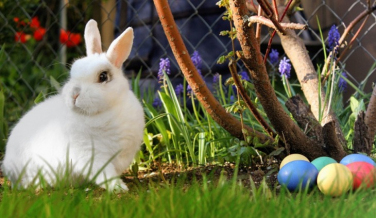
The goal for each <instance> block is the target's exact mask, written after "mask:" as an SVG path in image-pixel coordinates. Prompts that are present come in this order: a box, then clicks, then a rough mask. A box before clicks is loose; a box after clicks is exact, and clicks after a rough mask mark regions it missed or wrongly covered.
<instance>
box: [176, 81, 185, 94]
mask: <svg viewBox="0 0 376 218" xmlns="http://www.w3.org/2000/svg"><path fill="white" fill-rule="evenodd" d="M183 90H184V86H183V85H182V84H179V85H177V86H176V87H175V94H176V95H180V94H181V93H183Z"/></svg>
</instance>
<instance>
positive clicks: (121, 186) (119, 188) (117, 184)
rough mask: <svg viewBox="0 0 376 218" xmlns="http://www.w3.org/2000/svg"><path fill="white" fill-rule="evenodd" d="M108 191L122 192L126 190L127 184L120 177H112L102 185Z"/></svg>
mask: <svg viewBox="0 0 376 218" xmlns="http://www.w3.org/2000/svg"><path fill="white" fill-rule="evenodd" d="M103 188H105V189H107V190H108V191H109V192H114V193H116V194H117V193H124V192H127V191H128V187H127V185H126V184H125V183H124V182H123V181H122V180H121V179H114V180H112V181H109V182H108V183H107V184H104V185H103Z"/></svg>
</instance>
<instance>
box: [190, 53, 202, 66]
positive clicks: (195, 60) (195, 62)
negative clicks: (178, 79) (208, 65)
mask: <svg viewBox="0 0 376 218" xmlns="http://www.w3.org/2000/svg"><path fill="white" fill-rule="evenodd" d="M191 60H192V62H193V65H195V67H196V68H197V69H201V65H202V59H201V56H200V54H199V53H198V51H194V52H193V54H192V57H191Z"/></svg>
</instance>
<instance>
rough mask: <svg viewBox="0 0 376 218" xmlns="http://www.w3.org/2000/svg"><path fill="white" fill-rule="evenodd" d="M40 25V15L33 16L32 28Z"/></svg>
mask: <svg viewBox="0 0 376 218" xmlns="http://www.w3.org/2000/svg"><path fill="white" fill-rule="evenodd" d="M39 27H40V22H39V20H38V17H33V18H31V22H30V28H32V29H38V28H39Z"/></svg>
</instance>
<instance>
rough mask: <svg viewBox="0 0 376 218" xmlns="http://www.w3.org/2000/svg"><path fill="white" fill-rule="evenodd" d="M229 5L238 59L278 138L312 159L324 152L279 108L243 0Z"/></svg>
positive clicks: (233, 0) (279, 105) (295, 150)
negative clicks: (239, 47) (244, 68)
mask: <svg viewBox="0 0 376 218" xmlns="http://www.w3.org/2000/svg"><path fill="white" fill-rule="evenodd" d="M229 2H230V9H231V12H232V16H233V17H232V18H233V21H234V24H235V28H236V32H237V38H238V40H239V42H240V46H241V48H242V51H243V54H242V57H241V58H242V61H243V62H244V64H245V66H246V67H247V69H248V70H249V72H250V74H251V76H252V80H253V83H254V87H255V90H256V94H257V96H258V98H259V99H260V103H261V104H262V106H263V108H264V111H265V112H266V114H267V116H268V118H269V120H270V122H271V123H272V125H273V126H274V128H275V130H276V131H277V133H278V134H279V135H280V138H281V139H283V140H285V143H287V144H288V146H289V147H290V148H291V151H292V152H294V153H295V152H296V153H300V154H303V155H306V156H307V157H308V158H309V159H314V158H317V157H320V156H324V155H326V152H325V151H324V150H323V149H322V148H321V147H320V145H319V144H318V143H316V142H315V141H313V140H311V139H310V138H308V137H307V136H306V135H305V134H304V133H303V132H302V131H301V129H300V128H299V127H298V126H297V125H296V124H295V123H294V122H293V121H292V120H291V119H290V117H289V115H288V114H287V113H286V112H285V111H284V110H283V107H282V105H281V104H280V103H279V101H278V99H277V96H276V94H275V92H274V89H273V88H272V86H271V84H270V80H269V76H268V74H267V71H266V67H265V65H264V63H263V57H262V54H261V52H260V48H259V45H258V43H257V40H256V36H255V34H254V30H253V27H252V26H248V25H247V24H246V23H245V21H244V20H243V17H246V16H247V15H248V11H247V8H246V5H245V1H244V0H230V1H229Z"/></svg>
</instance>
